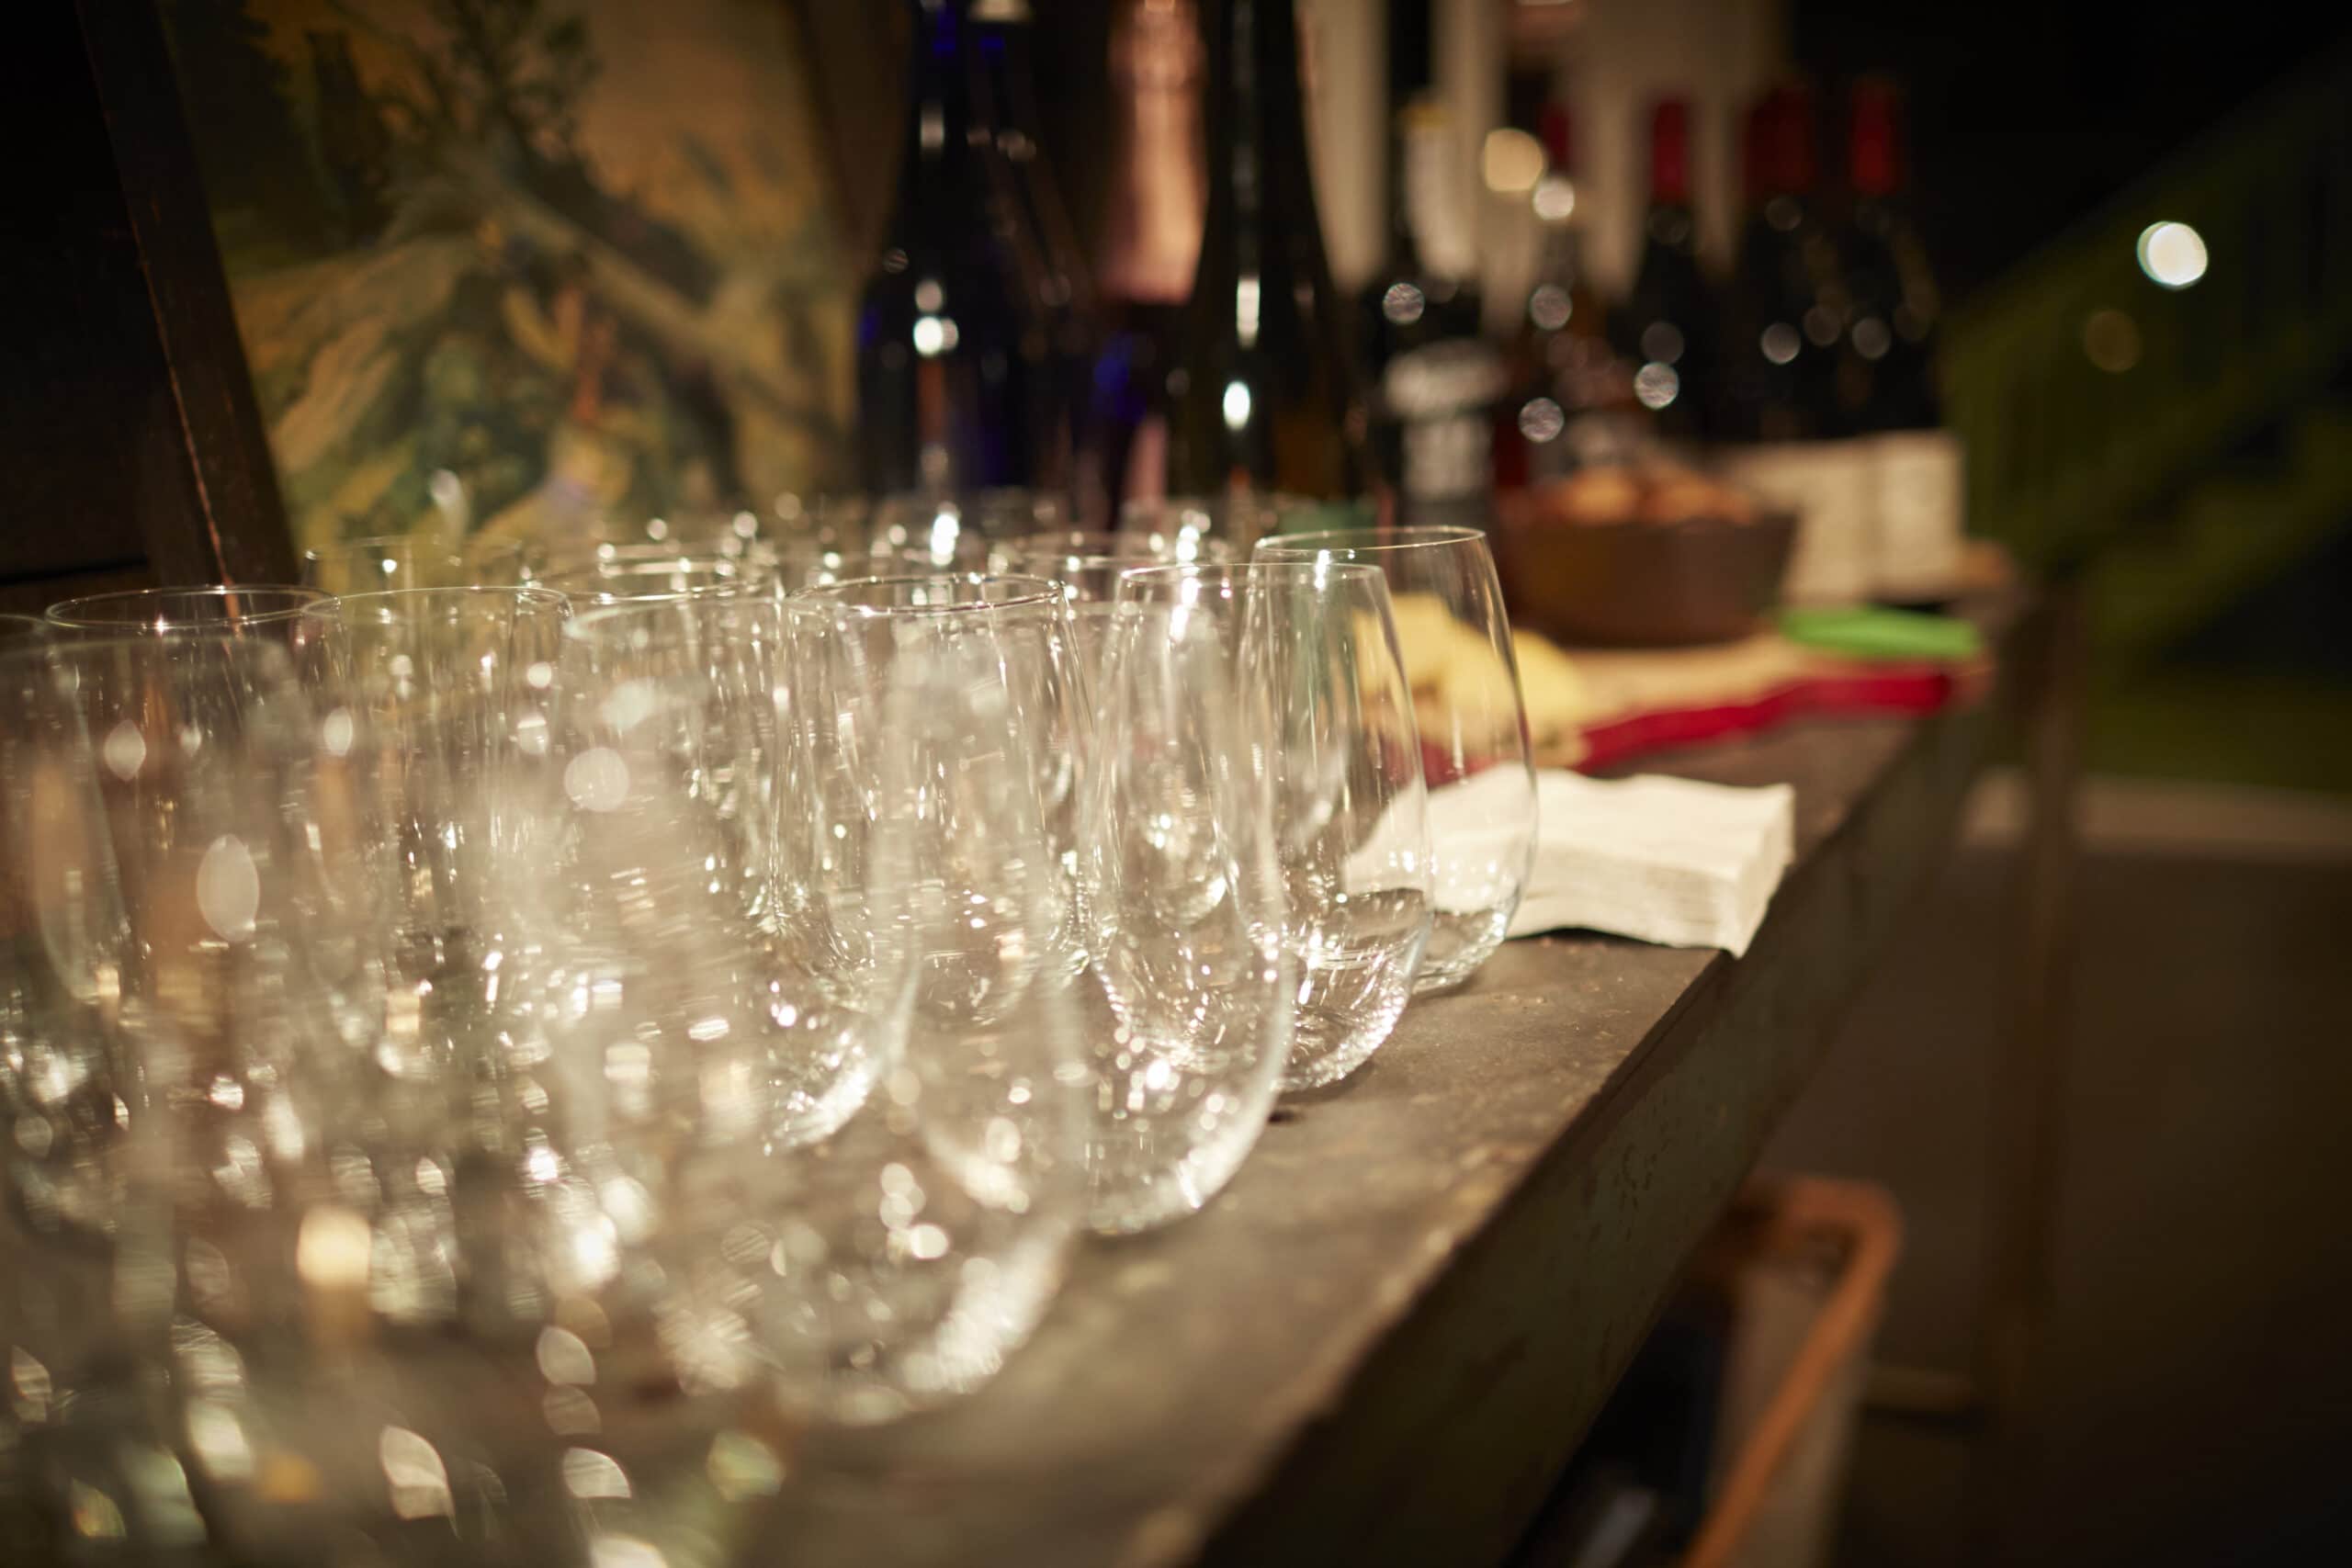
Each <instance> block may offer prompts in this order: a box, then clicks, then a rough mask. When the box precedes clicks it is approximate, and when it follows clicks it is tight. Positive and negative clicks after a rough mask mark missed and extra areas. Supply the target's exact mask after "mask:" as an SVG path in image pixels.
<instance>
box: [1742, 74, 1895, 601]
mask: <svg viewBox="0 0 2352 1568" xmlns="http://www.w3.org/2000/svg"><path fill="white" fill-rule="evenodd" d="M1744 129H1745V133H1746V134H1745V140H1744V142H1743V159H1742V164H1743V170H1744V174H1745V209H1746V214H1747V216H1746V219H1745V220H1744V221H1743V223H1742V225H1741V231H1740V243H1739V254H1738V257H1737V260H1736V264H1735V265H1734V267H1733V270H1732V276H1731V279H1730V283H1729V286H1728V287H1727V288H1726V289H1725V291H1724V335H1723V342H1722V352H1723V356H1724V357H1723V361H1722V364H1721V367H1720V368H1719V371H1718V374H1717V377H1716V404H1715V410H1714V422H1713V423H1714V429H1715V433H1716V435H1717V437H1718V439H1719V441H1720V442H1721V443H1722V445H1721V446H1719V447H1718V449H1717V452H1716V459H1717V466H1718V468H1719V471H1720V472H1722V474H1723V475H1724V478H1726V479H1730V480H1731V481H1733V482H1734V483H1736V484H1738V485H1740V486H1741V487H1742V488H1744V489H1746V490H1747V491H1751V492H1752V493H1754V494H1756V495H1757V496H1758V497H1759V498H1761V499H1762V500H1764V501H1766V502H1770V504H1772V505H1775V506H1778V507H1781V508H1782V509H1785V510H1786V511H1789V512H1791V513H1794V514H1795V515H1796V518H1797V538H1796V547H1795V549H1794V552H1793V554H1792V557H1791V559H1790V563H1789V570H1788V575H1787V576H1786V578H1785V579H1784V580H1783V582H1782V592H1783V593H1784V594H1785V595H1786V596H1787V597H1788V598H1790V599H1792V600H1794V601H1796V602H1798V603H1801V604H1846V603H1852V602H1854V601H1857V600H1860V599H1863V598H1866V597H1867V596H1868V594H1869V589H1870V571H1871V475H1870V469H1869V466H1868V464H1869V455H1868V453H1867V451H1866V450H1865V449H1864V448H1863V447H1862V446H1860V444H1859V443H1856V442H1853V441H1850V440H1846V439H1838V438H1837V437H1838V434H1839V432H1840V431H1841V430H1842V427H1843V419H1842V416H1841V413H1840V411H1839V409H1838V404H1837V400H1836V392H1835V382H1836V374H1837V368H1838V363H1839V360H1838V355H1839V353H1840V349H1839V342H1840V338H1841V334H1842V332H1843V327H1844V317H1843V312H1842V309H1841V304H1842V299H1843V295H1842V292H1841V288H1842V285H1841V281H1840V276H1839V272H1838V265H1837V262H1836V259H1835V257H1834V256H1833V254H1831V249H1830V243H1829V241H1828V238H1827V236H1826V233H1825V231H1823V230H1822V228H1821V226H1820V225H1819V224H1818V223H1817V222H1816V221H1815V217H1814V211H1813V197H1814V193H1815V158H1814V152H1813V145H1814V142H1813V118H1812V104H1811V100H1810V99H1809V98H1808V97H1807V96H1806V95H1805V94H1804V90H1803V89H1801V88H1798V87H1793V86H1788V87H1781V88H1777V89H1775V90H1774V91H1772V92H1770V93H1768V94H1767V95H1766V96H1764V97H1763V98H1762V99H1760V100H1759V101H1758V103H1757V104H1756V105H1755V106H1754V107H1751V108H1750V109H1749V110H1748V114H1747V124H1746V126H1745V128H1744Z"/></svg>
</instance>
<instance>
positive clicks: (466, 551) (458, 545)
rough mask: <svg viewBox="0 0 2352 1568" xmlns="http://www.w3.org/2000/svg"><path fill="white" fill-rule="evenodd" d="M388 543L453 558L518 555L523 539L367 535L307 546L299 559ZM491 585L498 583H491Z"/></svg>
mask: <svg viewBox="0 0 2352 1568" xmlns="http://www.w3.org/2000/svg"><path fill="white" fill-rule="evenodd" d="M391 546H399V547H402V548H407V549H416V548H426V549H433V550H437V551H439V552H440V553H441V554H443V555H445V556H447V557H449V558H451V559H453V560H463V559H465V558H468V557H469V556H474V555H516V556H519V555H521V554H522V553H523V541H522V540H520V539H506V538H487V537H484V536H481V535H476V536H473V537H471V538H467V539H436V538H434V537H433V536H430V535H425V534H366V535H362V536H360V537H358V538H356V539H338V540H336V541H335V542H334V544H332V545H312V546H310V547H308V548H306V549H304V550H303V552H302V558H303V559H304V560H306V561H310V560H326V559H329V558H335V557H342V556H350V555H356V554H358V553H359V552H360V551H362V550H380V549H384V548H387V547H391ZM490 586H492V587H496V586H498V585H497V584H495V583H492V584H490Z"/></svg>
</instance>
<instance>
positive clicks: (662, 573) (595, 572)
mask: <svg viewBox="0 0 2352 1568" xmlns="http://www.w3.org/2000/svg"><path fill="white" fill-rule="evenodd" d="M663 577H672V578H677V577H687V578H694V579H697V580H698V581H690V582H687V583H685V584H684V585H683V586H679V587H663V588H655V589H646V588H642V587H640V586H639V585H640V584H642V583H644V582H645V581H649V580H659V579H661V578H663ZM775 581H776V576H775V568H774V567H773V566H772V565H771V564H770V563H768V562H765V561H752V560H745V559H743V558H741V557H737V556H710V557H697V558H695V559H693V560H692V561H683V560H643V561H631V562H628V564H626V565H624V566H619V567H616V569H615V570H611V571H605V570H601V569H600V568H597V567H582V568H581V569H580V570H575V571H562V572H552V573H549V574H548V575H547V576H544V577H541V578H539V579H538V580H537V581H534V582H532V583H530V584H528V586H530V587H533V588H544V589H546V590H547V591H548V592H550V593H560V594H562V595H563V596H564V597H565V598H567V599H573V600H578V601H579V602H581V603H582V604H590V605H596V606H599V607H602V606H604V605H607V604H632V603H635V602H637V601H639V600H662V599H693V598H719V599H733V598H742V597H747V596H756V595H759V594H763V593H767V592H771V591H772V590H773V589H774V588H775Z"/></svg>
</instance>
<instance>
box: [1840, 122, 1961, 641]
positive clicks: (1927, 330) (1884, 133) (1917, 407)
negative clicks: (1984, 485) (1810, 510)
mask: <svg viewBox="0 0 2352 1568" xmlns="http://www.w3.org/2000/svg"><path fill="white" fill-rule="evenodd" d="M1851 107H1852V118H1851V121H1850V125H1849V133H1848V141H1847V152H1848V171H1847V174H1848V179H1849V185H1850V187H1851V192H1852V197H1853V210H1852V214H1851V217H1850V218H1849V221H1848V223H1847V226H1846V231H1845V232H1844V234H1843V235H1842V236H1841V244H1840V247H1839V248H1840V250H1841V251H1842V252H1843V253H1844V254H1845V256H1846V258H1847V265H1846V271H1845V276H1846V288H1847V293H1848V295H1849V307H1848V316H1847V322H1846V333H1845V341H1844V344H1843V353H1842V355H1841V357H1840V360H1839V363H1838V404H1839V407H1840V409H1841V410H1842V412H1844V414H1845V416H1846V418H1847V420H1848V423H1849V426H1850V428H1852V429H1853V430H1855V431H1857V432H1858V433H1860V434H1862V435H1864V436H1865V437H1866V438H1867V444H1868V447H1869V454H1870V468H1871V476H1872V481H1871V482H1872V492H1873V495H1872V501H1873V512H1874V518H1875V522H1874V531H1873V552H1872V566H1871V589H1872V592H1874V593H1875V595H1876V596H1877V597H1880V598H1882V599H1887V600H1891V601H1893V602H1895V603H1899V604H1918V603H1934V602H1938V601H1940V600H1942V599H1944V598H1946V597H1948V596H1949V595H1950V594H1951V592H1953V585H1954V583H1955V581H1956V580H1957V578H1958V576H1959V571H1960V554H1961V546H1962V513H1963V510H1964V507H1963V497H1962V467H1963V465H1962V454H1961V449H1960V446H1959V443H1958V441H1957V439H1956V438H1955V437H1953V436H1952V435H1951V434H1950V433H1948V432H1946V431H1944V430H1942V429H1940V428H1939V426H1940V425H1941V423H1942V410H1941V406H1940V403H1939V399H1938V397H1937V395H1936V378H1935V354H1934V349H1935V332H1936V323H1937V317H1938V314H1939V300H1938V296H1937V291H1936V284H1935V277H1934V274H1933V272H1932V271H1931V269H1930V268H1929V265H1928V254H1927V248H1926V246H1924V245H1923V244H1922V243H1920V240H1919V235H1918V232H1917V230H1916V229H1915V228H1914V227H1913V226H1912V222H1911V217H1910V212H1909V209H1908V203H1907V201H1906V199H1905V197H1906V195H1907V191H1906V181H1905V168H1904V157H1903V151H1904V150H1903V140H1902V105H1901V99H1900V96H1898V94H1897V92H1896V90H1895V88H1894V85H1893V84H1892V83H1889V82H1886V81H1883V80H1880V79H1877V78H1865V79H1863V80H1861V81H1859V82H1857V83H1856V84H1854V87H1853V94H1852V100H1851Z"/></svg>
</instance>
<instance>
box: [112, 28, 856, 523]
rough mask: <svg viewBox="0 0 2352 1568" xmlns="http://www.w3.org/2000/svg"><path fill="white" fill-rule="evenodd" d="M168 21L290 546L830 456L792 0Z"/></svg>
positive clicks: (849, 280) (722, 487) (818, 268)
mask: <svg viewBox="0 0 2352 1568" xmlns="http://www.w3.org/2000/svg"><path fill="white" fill-rule="evenodd" d="M158 10H159V12H160V14H161V16H162V17H163V20H164V31H165V35H166V37H167V38H168V39H169V42H170V46H171V52H172V59H173V63H174V66H175V74H176V77H177V80H178V85H179V94H180V97H181V99H182V100H183V102H184V105H185V107H186V115H187V128H188V135H189V139H190V141H191V142H192V145H193V151H194V153H195V159H196V163H197V165H198V168H199V170H200V172H201V175H202V180H203V187H204V192H205V198H206V202H207V205H208V207H209V219H210V226H211V231H212V235H213V238H214V240H215V241H216V242H217V244H218V248H219V253H220V262H221V266H222V270H223V271H224V272H225V275H226V277H227V283H228V290H229V295H230V299H231V300H232V305H233V309H234V316H235V322H236V331H237V336H238V339H239V340H240V342H241V343H242V345H243V357H244V361H245V367H246V369H247V371H248V373H249V375H250V377H251V381H252V386H253V391H254V399H255V400H256V402H257V404H258V408H259V412H260V419H261V423H262V425H263V427H264V429H266V434H267V443H268V449H269V455H270V459H271V462H272V464H273V466H274V468H275V470H276V476H277V489H278V491H279V492H280V493H281V494H282V496H283V498H284V503H285V510H286V513H287V516H288V526H289V529H290V531H291V533H292V536H293V540H294V543H295V545H296V547H297V548H300V547H309V546H312V545H316V544H320V543H322V542H326V541H329V540H333V539H335V538H338V537H356V536H370V535H379V534H394V533H404V532H411V531H415V530H419V529H437V530H444V531H447V532H448V533H451V534H453V535H470V534H474V533H478V532H489V533H492V534H501V535H515V536H527V537H534V538H538V539H541V540H560V539H561V538H563V537H565V536H577V535H582V534H585V533H587V532H590V531H599V532H614V531H617V532H624V533H626V532H632V531H635V530H637V529H640V528H642V527H643V526H644V525H646V524H648V523H649V522H650V520H652V519H654V518H672V519H680V520H682V524H691V522H692V521H693V520H695V519H697V518H700V517H703V516H718V515H725V514H727V513H731V512H732V511H733V510H735V509H738V508H742V507H747V506H748V507H752V508H755V509H756V508H758V507H760V506H762V505H763V504H764V502H766V501H767V500H768V498H771V497H773V496H774V495H775V494H776V493H778V492H779V491H797V490H805V489H809V488H813V487H818V486H821V485H823V484H825V483H827V482H829V481H830V480H831V479H834V478H835V477H836V476H835V474H834V473H833V471H832V465H833V464H835V463H837V462H838V461H840V460H841V456H842V454H843V452H844V451H845V448H846V443H845V441H844V439H843V422H844V420H845V418H846V412H847V408H848V402H849V397H848V393H849V378H850V374H851V371H850V364H851V355H850V352H849V342H848V336H849V331H850V310H851V306H852V303H853V299H854V288H855V283H856V273H857V271H858V269H857V267H856V266H855V265H854V263H853V262H852V261H851V260H850V259H849V254H850V253H849V251H848V250H847V248H846V246H845V243H844V238H843V235H842V232H841V227H842V220H841V202H840V200H839V197H838V182H837V180H836V179H835V177H834V175H833V172H832V168H831V164H830V163H829V161H828V159H827V157H826V156H825V155H824V149H825V147H826V145H827V141H826V137H825V134H824V131H823V129H822V126H821V124H820V114H819V107H818V103H817V100H816V98H815V96H814V94H813V92H812V88H811V80H810V59H809V52H808V50H807V46H806V43H805V36H806V35H805V34H804V33H803V32H802V30H801V28H800V27H799V25H798V23H797V17H796V8H795V7H793V6H789V5H787V4H786V0H665V3H664V4H662V5H661V6H647V5H643V4H639V3H638V0H159V4H158ZM681 531H682V532H683V527H682V528H681Z"/></svg>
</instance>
